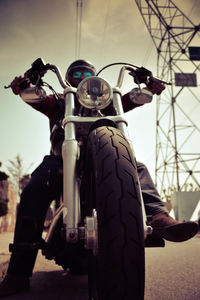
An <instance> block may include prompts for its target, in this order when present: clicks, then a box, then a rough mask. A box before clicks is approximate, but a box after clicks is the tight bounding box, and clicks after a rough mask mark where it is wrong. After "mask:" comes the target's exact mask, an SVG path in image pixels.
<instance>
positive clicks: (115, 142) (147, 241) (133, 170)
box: [8, 58, 164, 300]
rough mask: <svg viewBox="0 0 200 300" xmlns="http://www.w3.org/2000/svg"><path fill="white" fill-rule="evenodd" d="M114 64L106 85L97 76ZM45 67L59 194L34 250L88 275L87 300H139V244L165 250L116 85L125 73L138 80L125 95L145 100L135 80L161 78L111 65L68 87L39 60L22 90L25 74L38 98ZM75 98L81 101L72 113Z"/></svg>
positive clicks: (144, 92) (141, 291)
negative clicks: (56, 115) (58, 132)
mask: <svg viewBox="0 0 200 300" xmlns="http://www.w3.org/2000/svg"><path fill="white" fill-rule="evenodd" d="M113 65H122V67H121V70H120V72H119V77H118V80H117V84H116V86H115V87H114V88H111V86H110V84H109V83H108V82H107V81H106V80H104V79H103V78H101V77H99V74H100V73H101V72H102V71H103V70H105V69H107V68H109V67H112V66H113ZM47 71H52V72H53V73H54V74H55V75H56V76H57V79H58V81H59V83H60V85H61V87H62V88H63V89H64V92H63V95H64V101H65V116H64V119H63V121H62V128H63V130H64V141H63V144H62V158H63V191H62V193H61V198H60V199H59V200H58V199H57V202H56V209H55V211H54V213H53V217H52V220H51V223H50V226H49V228H48V229H47V234H46V238H45V240H44V241H42V242H41V243H39V244H37V245H34V247H37V248H40V249H41V250H42V253H43V255H44V256H45V257H46V258H47V259H54V260H55V262H56V263H57V264H59V265H61V266H62V267H63V268H64V269H70V271H71V272H74V273H77V272H79V273H83V274H84V273H87V274H88V297H89V300H122V299H126V300H133V299H137V300H140V299H141V300H142V299H144V283H145V255H144V249H145V247H156V246H158V247H164V240H162V239H160V240H159V239H158V240H155V239H153V238H152V237H151V233H152V228H151V227H150V226H148V225H147V216H146V213H145V209H144V204H143V199H142V194H141V188H140V183H139V179H138V174H137V167H136V160H135V155H134V150H133V142H132V141H131V139H130V137H129V133H128V128H127V127H128V124H127V121H126V119H125V118H124V111H123V107H122V102H121V87H122V83H123V79H124V75H125V73H126V72H128V73H129V75H130V76H132V77H133V79H134V82H135V83H136V84H138V88H135V89H133V90H132V92H131V97H132V98H134V97H137V99H138V101H140V103H142V101H144V102H145V101H147V102H149V101H150V100H151V99H150V98H151V97H152V95H150V93H149V92H148V91H147V90H145V89H142V88H141V86H140V85H141V83H145V84H149V83H151V82H153V81H160V82H163V81H161V80H159V79H156V78H154V77H153V76H152V73H151V72H150V71H149V70H147V69H145V68H143V67H137V66H134V65H132V64H127V63H114V64H110V65H107V66H105V67H104V68H103V69H101V70H100V71H99V72H98V74H97V75H96V76H91V77H86V78H85V79H84V80H82V82H81V83H80V84H79V85H78V87H77V88H74V87H72V86H70V84H69V83H68V82H66V81H65V80H64V79H63V76H62V74H61V72H60V70H59V68H58V67H57V66H55V65H52V64H46V63H45V62H44V61H43V60H42V59H40V58H39V59H37V60H36V61H35V62H34V63H33V64H32V66H31V68H30V69H29V70H28V71H27V72H26V73H25V75H24V78H25V80H24V82H22V85H24V86H23V88H24V87H25V86H26V84H27V79H28V80H29V82H31V83H32V84H34V85H35V92H36V94H38V95H39V94H40V95H41V93H43V95H44V96H45V92H44V90H43V89H41V87H42V86H49V85H48V84H47V83H44V81H43V77H44V75H45V74H46V72H47ZM8 87H9V86H8ZM49 87H50V89H51V90H53V89H52V87H51V86H49ZM53 92H54V93H55V94H56V92H55V91H54V90H53ZM75 98H77V99H78V101H79V103H80V110H79V113H78V114H75ZM108 105H112V107H113V111H114V114H113V115H109V116H106V115H104V114H103V110H104V109H105V108H106V107H107V106H108ZM32 246H33V245H32Z"/></svg>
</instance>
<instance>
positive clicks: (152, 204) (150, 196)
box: [137, 162, 198, 242]
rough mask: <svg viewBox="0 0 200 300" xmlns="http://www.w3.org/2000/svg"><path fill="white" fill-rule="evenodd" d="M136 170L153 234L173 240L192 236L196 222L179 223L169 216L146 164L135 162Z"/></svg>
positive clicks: (194, 232)
mask: <svg viewBox="0 0 200 300" xmlns="http://www.w3.org/2000/svg"><path fill="white" fill-rule="evenodd" d="M137 171H138V176H139V180H140V185H141V190H142V195H143V199H144V205H145V210H146V214H147V215H151V216H152V221H151V223H150V225H151V226H152V227H153V229H154V230H153V235H154V236H155V237H159V238H160V237H162V238H164V239H166V240H170V241H174V242H181V241H185V240H188V239H190V238H191V237H193V236H194V235H195V234H196V233H197V231H198V226H197V224H196V223H195V222H182V223H181V222H177V221H176V220H174V219H173V218H171V217H170V216H169V214H168V211H167V209H166V208H165V205H164V203H163V202H162V201H161V198H160V196H159V194H158V192H157V190H156V187H155V185H154V183H153V180H152V178H151V176H150V174H149V171H148V169H147V168H146V166H145V165H144V164H142V163H140V162H137Z"/></svg>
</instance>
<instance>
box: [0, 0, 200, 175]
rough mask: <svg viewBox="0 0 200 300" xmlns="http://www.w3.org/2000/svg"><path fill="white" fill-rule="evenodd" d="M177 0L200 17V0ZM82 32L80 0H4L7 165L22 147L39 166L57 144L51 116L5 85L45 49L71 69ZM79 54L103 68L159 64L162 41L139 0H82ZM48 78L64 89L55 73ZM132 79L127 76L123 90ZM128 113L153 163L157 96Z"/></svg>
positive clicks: (2, 118)
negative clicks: (157, 41)
mask: <svg viewBox="0 0 200 300" xmlns="http://www.w3.org/2000/svg"><path fill="white" fill-rule="evenodd" d="M174 3H175V4H177V5H178V6H179V5H180V8H181V9H182V10H183V11H184V12H185V13H187V14H189V17H190V18H191V20H192V21H193V22H194V23H195V22H198V21H199V15H200V14H199V13H200V1H198V0H193V1H191V0H190V1H189V0H185V1H183V0H176V1H174ZM197 24H198V23H197ZM75 32H76V0H57V1H52V0H34V1H33V0H17V1H16V0H0V43H1V44H0V142H1V147H0V161H1V162H2V163H3V169H4V170H5V169H6V166H7V165H8V159H13V158H14V157H15V156H16V155H17V154H20V155H21V157H22V158H23V160H24V165H25V167H28V166H29V165H30V164H31V163H33V166H32V168H31V170H32V169H33V168H35V167H36V166H37V165H38V164H39V163H40V161H41V160H42V158H43V156H44V155H46V154H48V153H49V149H50V144H49V127H48V119H47V117H45V116H43V115H42V114H41V113H39V112H37V111H35V110H33V109H32V108H31V107H29V106H28V105H27V104H25V103H24V102H23V101H22V100H21V99H20V97H18V96H15V95H14V94H13V93H12V92H11V90H10V89H9V90H5V89H4V85H7V84H9V83H10V82H11V81H12V79H13V78H14V77H15V76H16V75H20V74H23V73H24V72H25V71H26V70H27V69H28V68H30V65H31V63H32V62H33V61H34V60H35V59H37V58H38V57H43V58H44V60H45V61H46V62H48V63H52V64H56V65H57V66H58V67H59V68H60V69H61V71H62V72H63V74H64V73H65V72H66V69H67V67H68V65H69V64H70V63H71V62H72V61H74V60H75ZM80 58H84V59H88V60H90V61H92V62H93V63H94V65H95V66H96V68H97V69H100V68H102V67H103V66H105V65H106V64H109V63H113V62H120V61H125V62H128V63H133V64H135V65H138V66H141V65H144V66H146V67H147V68H150V69H151V70H152V71H153V72H154V73H155V72H156V54H155V49H154V47H153V46H152V41H151V38H150V36H149V34H148V31H147V29H146V27H145V25H144V22H143V20H142V17H141V15H140V13H139V10H138V8H137V6H136V3H135V1H133V0H101V1H97V0H83V14H82V35H81V48H80ZM113 72H114V74H113ZM116 75H117V73H116V69H114V71H112V73H108V75H107V76H108V79H110V83H111V85H112V86H113V85H114V83H115V82H116V79H117V77H116ZM105 76H106V75H105ZM45 78H46V80H47V79H48V80H49V82H50V83H51V84H52V85H53V86H54V87H55V88H56V89H57V90H59V91H61V89H60V88H59V85H58V84H57V81H56V78H55V77H53V76H47V77H45ZM54 78H55V81H54ZM127 80H128V79H127ZM132 87H134V85H133V84H132V81H131V80H128V81H127V84H126V85H125V87H124V92H126V91H128V90H130V89H131V88H132ZM128 120H129V121H130V131H131V134H132V136H134V139H135V150H136V157H137V158H138V159H139V160H141V161H143V162H145V163H146V164H147V166H148V167H150V168H151V170H153V162H154V159H155V99H154V101H153V103H151V104H148V105H146V106H144V107H142V108H139V109H137V110H135V111H133V112H131V113H128ZM144 120H145V121H144ZM147 145H148V146H147ZM147 149H148V151H147ZM31 170H30V171H31Z"/></svg>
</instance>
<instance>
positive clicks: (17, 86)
mask: <svg viewBox="0 0 200 300" xmlns="http://www.w3.org/2000/svg"><path fill="white" fill-rule="evenodd" d="M10 86H11V89H12V91H13V93H14V94H15V95H20V93H21V92H22V91H23V90H24V89H25V88H27V87H29V86H31V84H30V83H29V82H28V81H27V80H26V79H25V78H24V77H23V76H18V77H15V78H14V80H13V81H12V82H11V84H10Z"/></svg>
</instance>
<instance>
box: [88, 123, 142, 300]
mask: <svg viewBox="0 0 200 300" xmlns="http://www.w3.org/2000/svg"><path fill="white" fill-rule="evenodd" d="M83 182H84V190H85V197H84V198H85V202H87V205H86V207H87V208H86V214H87V215H91V214H92V211H93V209H95V210H96V211H97V220H98V252H97V253H98V254H97V256H94V255H93V253H92V251H91V253H90V257H89V273H88V284H89V299H91V300H134V299H135V300H142V299H144V272H145V267H144V265H145V260H144V231H143V219H142V207H141V199H140V190H139V184H138V175H137V168H136V163H135V159H134V157H133V154H132V151H131V149H130V145H129V143H128V142H127V140H126V139H125V137H124V136H123V134H122V133H121V132H120V131H119V130H118V129H116V128H113V127H105V126H103V127H99V128H97V129H95V130H93V131H92V132H91V133H90V135H89V138H88V142H87V149H86V168H85V174H84V179H83Z"/></svg>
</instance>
